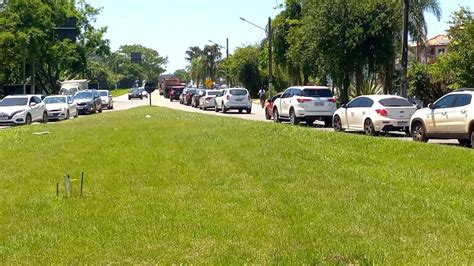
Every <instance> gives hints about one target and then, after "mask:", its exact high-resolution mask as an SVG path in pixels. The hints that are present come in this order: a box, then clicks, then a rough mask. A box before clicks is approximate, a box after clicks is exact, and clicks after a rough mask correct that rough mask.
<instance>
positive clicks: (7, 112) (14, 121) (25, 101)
mask: <svg viewBox="0 0 474 266" xmlns="http://www.w3.org/2000/svg"><path fill="white" fill-rule="evenodd" d="M36 121H40V122H43V123H46V122H48V112H47V111H46V105H45V104H44V102H43V101H42V100H41V98H40V97H38V96H36V95H11V96H7V97H5V98H3V100H2V101H0V124H4V125H18V124H27V125H28V124H31V123H33V122H36Z"/></svg>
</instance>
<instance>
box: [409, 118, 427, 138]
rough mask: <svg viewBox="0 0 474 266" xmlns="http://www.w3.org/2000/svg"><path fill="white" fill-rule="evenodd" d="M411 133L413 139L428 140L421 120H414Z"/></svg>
mask: <svg viewBox="0 0 474 266" xmlns="http://www.w3.org/2000/svg"><path fill="white" fill-rule="evenodd" d="M411 135H412V136H413V140H414V141H419V142H428V138H427V137H426V130H425V126H423V124H422V123H421V122H416V123H415V124H414V125H413V130H412V132H411Z"/></svg>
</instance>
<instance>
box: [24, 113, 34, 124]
mask: <svg viewBox="0 0 474 266" xmlns="http://www.w3.org/2000/svg"><path fill="white" fill-rule="evenodd" d="M32 122H33V120H32V119H31V115H30V114H26V117H25V124H27V125H31V123H32Z"/></svg>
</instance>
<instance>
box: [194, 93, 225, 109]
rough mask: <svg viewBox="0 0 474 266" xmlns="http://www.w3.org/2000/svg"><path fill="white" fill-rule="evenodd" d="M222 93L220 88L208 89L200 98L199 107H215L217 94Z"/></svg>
mask: <svg viewBox="0 0 474 266" xmlns="http://www.w3.org/2000/svg"><path fill="white" fill-rule="evenodd" d="M220 93H221V91H220V90H206V91H205V92H204V95H202V96H201V98H199V108H200V109H202V110H207V109H209V108H214V107H215V106H216V102H215V99H216V96H217V95H219V94H220Z"/></svg>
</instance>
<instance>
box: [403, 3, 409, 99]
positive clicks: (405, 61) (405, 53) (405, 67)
mask: <svg viewBox="0 0 474 266" xmlns="http://www.w3.org/2000/svg"><path fill="white" fill-rule="evenodd" d="M403 3H404V9H403V37H402V80H401V82H402V84H401V85H402V87H401V96H402V97H407V94H408V16H409V10H410V0H403Z"/></svg>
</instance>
